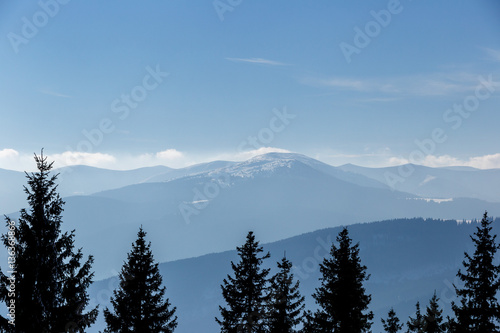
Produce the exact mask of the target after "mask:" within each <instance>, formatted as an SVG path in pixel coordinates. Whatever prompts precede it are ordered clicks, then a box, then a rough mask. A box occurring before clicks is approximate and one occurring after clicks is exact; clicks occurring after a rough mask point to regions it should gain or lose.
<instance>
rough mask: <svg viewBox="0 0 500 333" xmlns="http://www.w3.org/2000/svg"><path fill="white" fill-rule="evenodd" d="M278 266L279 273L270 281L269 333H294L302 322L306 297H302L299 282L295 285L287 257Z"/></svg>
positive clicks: (290, 264)
mask: <svg viewBox="0 0 500 333" xmlns="http://www.w3.org/2000/svg"><path fill="white" fill-rule="evenodd" d="M277 264H278V269H279V272H278V273H276V275H274V276H273V277H272V278H271V279H270V294H269V302H268V308H269V310H268V332H269V333H294V332H297V331H296V330H295V327H296V326H297V325H298V324H299V323H301V322H302V311H304V307H305V305H304V297H303V296H301V295H300V291H299V284H300V283H299V281H296V282H295V283H293V274H292V273H291V269H292V263H291V262H290V261H289V260H288V259H287V258H286V256H285V257H283V259H281V262H278V263H277Z"/></svg>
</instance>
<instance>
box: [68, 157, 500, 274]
mask: <svg viewBox="0 0 500 333" xmlns="http://www.w3.org/2000/svg"><path fill="white" fill-rule="evenodd" d="M346 179H347V180H349V181H347V180H346ZM359 184H366V185H367V186H361V185H359ZM65 200H66V202H67V204H66V208H65V212H64V221H65V224H64V225H65V228H68V229H69V230H71V229H76V230H77V238H76V241H77V243H78V244H79V245H80V246H84V247H85V251H88V253H104V252H105V253H107V255H106V256H101V257H99V258H96V261H95V266H94V267H95V270H96V276H97V277H99V278H103V277H107V276H111V275H113V274H114V272H116V271H117V270H118V269H119V267H120V265H121V263H122V262H121V260H118V259H117V258H121V256H122V255H123V253H124V252H126V250H127V249H128V247H129V246H130V243H131V242H132V241H133V236H134V235H135V234H136V232H137V229H138V227H139V225H141V224H142V225H143V226H144V227H145V228H146V229H148V230H149V231H150V235H151V240H152V241H153V244H156V245H154V246H156V253H158V260H160V261H172V260H177V259H183V258H189V257H195V256H200V255H203V254H207V253H214V252H221V251H225V250H228V249H232V248H234V247H235V246H237V245H238V243H237V237H238V236H239V235H241V234H245V233H246V232H247V231H248V230H249V229H253V230H255V232H257V233H259V234H260V235H262V236H261V240H262V241H263V242H272V241H277V240H280V239H284V238H287V237H292V236H295V235H298V234H302V233H306V232H311V231H314V230H318V229H322V228H328V227H335V226H339V225H348V224H352V223H357V222H364V221H374V220H384V219H393V218H402V217H419V216H425V217H434V218H442V219H472V218H474V217H476V216H477V215H478V214H479V213H478V212H482V211H484V210H488V211H489V212H490V213H491V214H493V215H500V204H499V203H488V202H485V201H481V200H477V199H466V198H462V199H454V200H451V201H446V202H439V201H438V202H436V201H432V200H422V198H419V197H417V196H416V195H413V194H408V193H403V192H398V191H392V190H390V189H386V188H384V187H383V186H382V187H380V186H375V185H373V180H369V179H367V178H366V177H365V176H363V175H356V174H350V173H348V172H345V171H342V170H341V171H337V170H335V168H334V167H331V166H325V165H324V164H322V163H320V162H317V161H315V160H313V159H310V158H308V157H305V156H302V155H296V154H267V155H262V156H258V157H255V158H253V159H250V160H248V161H244V162H241V163H236V164H231V165H228V166H225V167H222V168H219V169H215V170H211V171H206V172H201V173H197V174H195V175H189V176H185V177H180V178H175V179H172V180H169V181H165V182H159V183H141V184H135V185H130V186H126V187H123V188H119V189H115V190H109V191H103V192H99V193H95V194H93V195H90V196H72V197H68V198H66V199H65ZM111 239H112V240H113V246H108V244H109V242H110V240H111Z"/></svg>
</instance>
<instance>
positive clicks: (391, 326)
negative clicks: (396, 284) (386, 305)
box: [381, 309, 403, 333]
mask: <svg viewBox="0 0 500 333" xmlns="http://www.w3.org/2000/svg"><path fill="white" fill-rule="evenodd" d="M381 321H382V325H383V326H384V331H386V332H387V333H398V332H399V330H400V329H402V328H403V324H400V323H399V318H398V317H397V316H396V312H395V311H394V309H391V310H389V313H388V314H387V319H381Z"/></svg>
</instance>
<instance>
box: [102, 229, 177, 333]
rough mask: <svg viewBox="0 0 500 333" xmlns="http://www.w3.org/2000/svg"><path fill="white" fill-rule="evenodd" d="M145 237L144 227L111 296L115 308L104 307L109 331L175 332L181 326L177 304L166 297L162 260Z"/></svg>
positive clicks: (125, 332)
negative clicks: (161, 270) (160, 268)
mask: <svg viewBox="0 0 500 333" xmlns="http://www.w3.org/2000/svg"><path fill="white" fill-rule="evenodd" d="M145 237H146V232H145V231H144V230H143V229H142V227H141V228H140V229H139V232H138V233H137V240H136V241H135V242H134V244H132V250H131V252H130V253H129V254H128V255H127V261H126V262H125V263H124V265H123V267H122V270H121V272H120V276H119V278H120V285H119V288H118V289H117V290H115V291H114V292H113V297H112V298H111V304H112V305H113V309H114V312H111V311H110V310H109V309H104V318H105V320H106V325H107V327H106V329H105V331H104V332H105V333H132V332H148V333H171V332H173V331H174V329H175V328H176V327H177V317H176V316H174V314H175V310H176V308H175V307H174V308H170V307H171V304H170V301H169V299H168V298H167V299H165V290H166V288H165V287H162V276H161V274H160V271H159V269H158V263H155V261H154V258H153V253H152V251H151V243H146V239H145Z"/></svg>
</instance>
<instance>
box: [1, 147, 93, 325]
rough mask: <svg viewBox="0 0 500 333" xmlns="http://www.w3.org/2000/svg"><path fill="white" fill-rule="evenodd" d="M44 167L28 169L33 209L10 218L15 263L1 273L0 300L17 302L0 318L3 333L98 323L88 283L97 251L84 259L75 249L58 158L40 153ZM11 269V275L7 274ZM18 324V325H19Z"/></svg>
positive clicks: (5, 240)
mask: <svg viewBox="0 0 500 333" xmlns="http://www.w3.org/2000/svg"><path fill="white" fill-rule="evenodd" d="M35 162H36V165H37V169H38V171H37V172H35V173H31V174H28V173H26V177H27V179H28V187H26V186H25V187H24V191H25V193H26V194H27V200H28V205H29V210H26V209H22V210H21V212H20V217H19V221H18V222H17V223H16V221H15V220H13V219H11V218H9V217H6V222H7V226H8V229H9V231H8V232H7V233H6V234H4V235H3V236H2V240H3V243H4V245H5V247H7V249H8V253H9V265H8V266H9V267H8V269H7V270H6V271H2V272H0V299H1V301H3V302H5V303H6V305H7V307H9V306H11V307H13V312H14V313H15V317H13V316H10V314H14V313H13V312H12V311H11V312H10V313H9V315H7V317H5V318H4V317H2V318H1V320H0V329H1V331H2V332H20V333H32V332H41V333H53V332H58V333H60V332H84V330H85V328H87V327H89V326H90V325H91V324H92V323H94V322H95V320H96V317H97V313H98V312H97V308H94V309H92V310H90V311H88V312H85V308H86V307H87V305H88V303H89V296H88V293H87V288H88V287H89V285H90V284H91V283H92V278H93V275H94V274H93V273H92V272H91V266H92V263H93V258H92V256H89V257H88V259H87V260H86V261H85V262H83V264H82V258H83V254H82V249H78V250H76V251H75V248H74V236H75V234H74V230H73V231H71V232H65V233H62V231H61V224H62V217H61V214H62V212H63V206H64V201H63V200H62V199H61V198H60V196H59V194H58V192H57V185H56V180H57V175H51V173H50V170H51V169H52V166H53V162H52V163H48V162H47V157H45V156H44V155H43V150H42V153H41V155H40V156H37V155H35ZM5 273H7V274H5ZM14 324H15V327H14Z"/></svg>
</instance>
